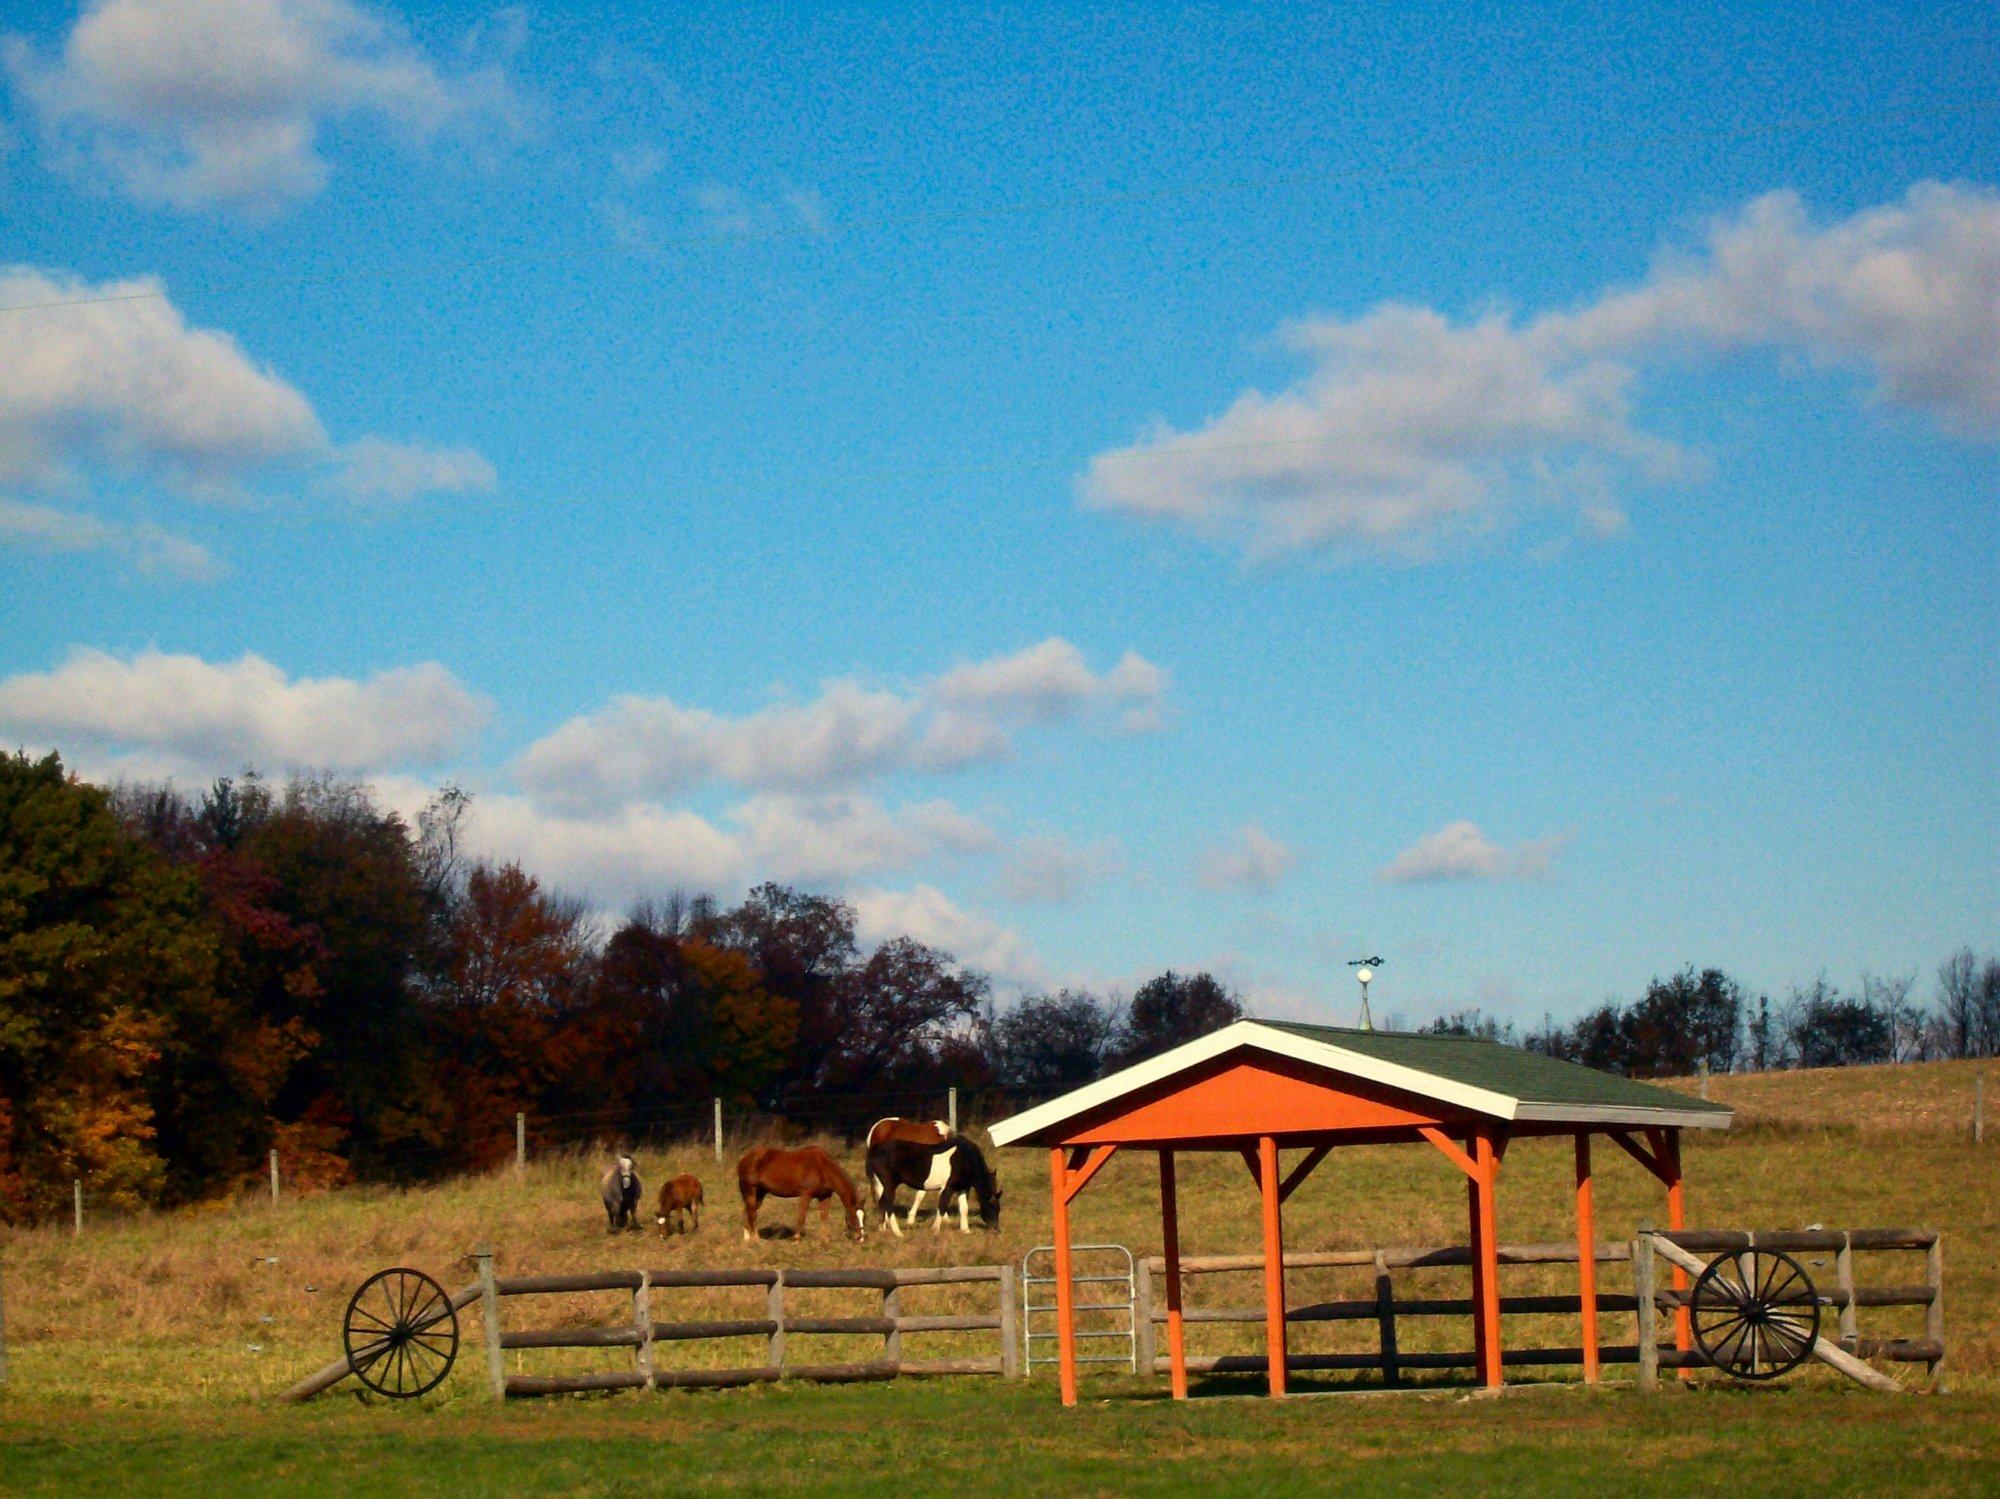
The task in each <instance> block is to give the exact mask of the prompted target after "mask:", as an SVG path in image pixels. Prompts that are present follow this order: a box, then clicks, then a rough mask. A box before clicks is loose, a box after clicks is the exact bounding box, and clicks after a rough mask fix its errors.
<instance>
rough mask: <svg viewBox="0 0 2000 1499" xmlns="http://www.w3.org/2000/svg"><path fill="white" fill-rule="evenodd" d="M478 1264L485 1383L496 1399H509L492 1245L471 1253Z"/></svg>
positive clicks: (486, 1245) (481, 1247)
mask: <svg viewBox="0 0 2000 1499" xmlns="http://www.w3.org/2000/svg"><path fill="white" fill-rule="evenodd" d="M472 1257H473V1259H474V1260H475V1261H476V1262H477V1263H478V1265H479V1310H480V1313H481V1316H482V1318H483V1319H484V1321H485V1324H486V1382H487V1384H488V1386H489V1387H490V1388H491V1390H492V1392H493V1398H494V1399H495V1400H505V1399H506V1398H507V1363H506V1359H505V1356H504V1355H503V1354H502V1352H501V1349H500V1295H499V1292H498V1291H496V1290H495V1289H494V1286H493V1246H492V1245H491V1244H481V1245H480V1246H479V1247H478V1248H477V1249H475V1250H473V1251H472Z"/></svg>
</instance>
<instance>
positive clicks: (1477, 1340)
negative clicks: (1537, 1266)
mask: <svg viewBox="0 0 2000 1499" xmlns="http://www.w3.org/2000/svg"><path fill="white" fill-rule="evenodd" d="M1465 1143H1466V1145H1467V1147H1468V1149H1467V1150H1466V1159H1467V1161H1468V1163H1469V1165H1468V1169H1467V1170H1466V1173H1465V1242H1466V1245H1467V1246H1468V1247H1467V1251H1466V1252H1467V1253H1468V1254H1470V1255H1471V1257H1472V1367H1473V1370H1474V1372H1475V1373H1477V1374H1478V1375H1479V1376H1480V1377H1481V1378H1482V1379H1483V1378H1484V1377H1485V1375H1486V1319H1485V1318H1484V1317H1483V1316H1481V1315H1480V1308H1481V1307H1483V1306H1485V1304H1486V1293H1485V1290H1484V1289H1483V1287H1484V1284H1485V1279H1486V1273H1485V1272H1486V1265H1485V1261H1484V1260H1483V1259H1482V1258H1481V1256H1480V1253H1479V1161H1478V1158H1477V1157H1476V1155H1475V1154H1474V1152H1475V1151H1476V1150H1477V1149H1478V1147H1477V1145H1476V1144H1474V1142H1473V1141H1472V1140H1470V1139H1468V1140H1467V1141H1466V1142H1465Z"/></svg>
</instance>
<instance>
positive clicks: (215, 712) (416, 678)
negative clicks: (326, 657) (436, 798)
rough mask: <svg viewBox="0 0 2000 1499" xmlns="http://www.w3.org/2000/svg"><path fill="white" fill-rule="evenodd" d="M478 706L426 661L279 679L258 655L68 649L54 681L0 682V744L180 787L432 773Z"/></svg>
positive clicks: (482, 715)
mask: <svg viewBox="0 0 2000 1499" xmlns="http://www.w3.org/2000/svg"><path fill="white" fill-rule="evenodd" d="M490 711H491V708H490V704H488V702H487V701H486V699H484V698H482V697H480V696H479V695H478V694H477V693H474V692H473V691H471V690H470V689H469V688H467V687H466V686H465V685H464V684H463V683H461V682H460V681H459V680H458V679H457V678H456V677H454V676H453V675H452V674H451V673H450V672H448V671H446V670H445V669H444V668H443V667H442V666H439V665H437V664H436V663H434V662H425V663H423V664H421V665H417V666H407V667H397V668H394V669H392V670H389V671H383V672H378V673H377V674H376V675H374V676H372V677H367V678H365V679H356V678H352V677H321V678H309V677H297V678H291V677H287V676H286V675H285V673H284V672H282V671H280V670H279V669H278V668H277V667H275V666H273V665H272V664H271V663H270V662H268V661H266V660H264V659H263V658H262V657H261V656H255V655H248V654H246V655H244V656H243V657H241V658H240V659H238V660H236V661H231V662H222V663H212V662H208V661H204V660H202V659H201V658H199V657H196V656H179V655H168V654H166V653H165V652H162V651H157V650H146V651H141V652H139V653H138V654H136V655H133V656H130V657H123V658H121V657H118V656H114V655H111V654H109V653H107V652H104V651H98V650H77V651H73V652H72V653H71V654H70V656H69V659H68V660H66V661H65V662H64V663H63V664H62V665H61V666H59V667H57V668H56V669H55V670H54V671H50V672H23V673H20V674H18V675H15V676H11V677H7V678H5V679H0V738H5V739H11V740H14V741H16V742H20V743H26V744H36V745H42V746H47V747H51V748H55V749H58V750H61V751H62V752H63V754H64V756H65V758H71V757H73V756H77V755H101V754H113V755H124V756H136V757H138V763H143V764H144V765H146V766H148V767H149V768H153V769H155V770H160V769H164V770H167V771H170V772H172V773H177V774H181V775H186V776H190V777H201V776H208V775H218V774H227V773H230V772H234V771H237V770H240V769H241V768H242V767H244V766H245V765H254V766H256V767H258V768H259V769H268V770H277V769H289V768H293V767H303V768H308V769H320V768H324V769H331V770H339V771H349V772H356V771H366V770H373V769H378V768H386V767H393V766H398V765H412V764H417V765H422V764H435V763H437V762H438V761H441V760H443V759H444V758H446V757H447V756H448V755H450V754H452V753H453V752H454V751H456V750H458V749H460V748H462V747H463V746H464V744H465V743H466V742H467V741H468V740H469V739H470V738H471V737H472V736H473V735H474V734H475V733H476V732H477V731H478V730H479V729H480V728H481V727H482V726H483V725H484V724H485V722H486V720H487V717H488V716H489V713H490Z"/></svg>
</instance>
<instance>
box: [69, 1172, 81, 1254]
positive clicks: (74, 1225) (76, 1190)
mask: <svg viewBox="0 0 2000 1499" xmlns="http://www.w3.org/2000/svg"><path fill="white" fill-rule="evenodd" d="M69 1185H70V1196H71V1199H72V1200H73V1202H74V1203H75V1206H76V1217H75V1219H74V1220H73V1221H72V1222H71V1224H70V1230H69V1234H70V1237H71V1238H72V1239H80V1238H82V1237H83V1178H82V1177H78V1178H77V1179H76V1180H75V1181H72V1182H71V1183H70V1184H69Z"/></svg>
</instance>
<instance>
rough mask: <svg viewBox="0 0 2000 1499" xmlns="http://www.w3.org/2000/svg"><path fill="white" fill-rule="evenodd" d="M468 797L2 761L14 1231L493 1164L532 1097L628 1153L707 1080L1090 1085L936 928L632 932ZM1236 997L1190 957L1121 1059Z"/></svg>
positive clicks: (751, 1091) (788, 1092)
mask: <svg viewBox="0 0 2000 1499" xmlns="http://www.w3.org/2000/svg"><path fill="white" fill-rule="evenodd" d="M468 805H469V803H468V799H467V797H466V796H465V794H464V793H463V792H460V791H457V790H450V789H448V790H446V791H444V792H442V793H440V794H439V795H438V796H437V797H435V798H434V799H433V800H432V801H431V802H430V803H429V804H428V805H427V806H425V807H424V809H423V810H422V811H421V812H420V813H419V814H418V815H417V817H416V818H415V819H414V822H406V820H405V819H404V818H403V817H401V816H400V815H398V814H397V813H395V812H394V811H391V810H388V809H386V808H384V807H383V806H381V805H380V804H379V802H378V801H377V800H376V799H375V798H374V796H373V795H372V794H371V793H370V792H369V790H368V789H367V788H366V787H364V786H361V785H358V784H355V783H352V782H348V781H342V780H338V779H334V778H331V777H299V778H295V779H292V780H290V781H289V782H287V783H285V784H283V785H282V786H272V785H268V784H266V783H265V782H263V781H262V780H260V779H259V778H257V777H255V776H246V777H243V778H238V779H223V780H218V781H216V782H214V783H213V784H212V785H210V786H209V787H208V788H207V789H206V790H205V791H202V792H200V793H199V794H194V795H189V794H186V793H184V792H182V791H180V790H178V789H176V788H175V787H173V786H170V785H131V784H126V785H120V786H117V787H115V788H106V787H101V786H96V785H92V784H89V783H87V782H85V781H82V780H80V779H78V778H76V777H74V776H72V775H71V774H69V773H68V772H67V771H66V769H65V768H64V766H63V764H62V762H61V760H60V759H59V758H58V757H57V756H54V755H50V756H47V757H45V758H41V759H31V758H29V757H27V756H26V755H23V754H14V755H9V756H4V757H0V1218H4V1219H6V1220H8V1221H17V1222H18V1221H32V1220H35V1219H40V1218H46V1217H49V1216H51V1215H53V1214H55V1213H56V1212H58V1211H60V1210H61V1208H62V1207H63V1206H64V1205H65V1204H66V1202H67V1199H68V1193H69V1190H70V1183H71V1181H72V1180H74V1179H79V1178H80V1179H84V1180H86V1181H87V1183H88V1189H89V1191H90V1194H91V1196H92V1199H93V1200H94V1201H96V1202H97V1203H99V1204H101V1205H104V1206H108V1207H126V1208H131V1207H141V1206H149V1205H163V1204H174V1203H181V1202H188V1201H192V1200H196V1199H200V1198H204V1197H209V1196H214V1195H217V1194H223V1193H228V1192H231V1191H234V1190H237V1189H238V1188H239V1187H241V1186H242V1185H244V1184H246V1183H248V1182H250V1181H253V1180H255V1179H256V1177H257V1176H258V1174H259V1173H260V1172H261V1170H262V1169H263V1163H264V1160H265V1156H266V1152H267V1151H269V1150H271V1149H274V1148H275V1149H277V1150H279V1151H280V1152H281V1155H282V1157H283V1160H284V1169H285V1172H286V1175H287V1177H288V1178H289V1180H290V1181H291V1182H293V1183H294V1184H296V1185H298V1186H301V1187H306V1188H311V1187H314V1186H327V1185H336V1184H339V1183H343V1182H347V1181H352V1180H409V1179H412V1178H416V1177H422V1176H433V1175H441V1174H448V1173H452V1172H458V1171H465V1170H477V1169H482V1168H485V1167H488V1166H491V1165H493V1164H494V1163H496V1162H497V1161H499V1160H501V1159H503V1158H504V1157H505V1156H506V1155H507V1154H508V1153H510V1152H511V1151H512V1149H513V1139H514V1118H515V1114H516V1112H517V1111H524V1112H526V1113H528V1114H529V1115H530V1116H531V1117H533V1118H535V1119H536V1120H538V1121H544V1120H558V1121H560V1120H568V1121H578V1122H580V1126H581V1127H582V1128H583V1129H585V1130H586V1131H587V1133H588V1134H589V1135H591V1136H592V1137H595V1138H605V1139H612V1138H618V1137H621V1136H622V1137H625V1138H631V1137H634V1136H637V1135H639V1134H643V1133H651V1132H657V1131H658V1130H659V1128H660V1127H661V1126H662V1124H663V1123H664V1122H669V1121H679V1122H680V1123H681V1124H682V1125H683V1126H684V1127H691V1126H692V1125H693V1123H694V1121H695V1119H696V1117H697V1116H699V1117H701V1118H705V1117H706V1114H707V1110H708V1107H709V1100H710V1099H711V1098H722V1099H725V1100H728V1101H729V1102H730V1104H731V1105H732V1106H736V1107H741V1108H748V1109H754V1110H757V1111H760V1112H765V1113H775V1114H779V1115H781V1116H782V1115H787V1114H790V1115H793V1116H795V1117H803V1118H806V1119H808V1120H810V1121H811V1122H814V1123H817V1124H821V1125H825V1124H827V1123H829V1122H831V1123H833V1124H835V1125H836V1126H839V1125H852V1124H853V1123H854V1122H855V1121H856V1120H858V1121H859V1123H860V1124H861V1125H865V1124H866V1123H867V1122H868V1120H869V1119H870V1118H872V1117H874V1114H875V1113H880V1112H883V1111H884V1109H883V1101H884V1100H885V1099H893V1098H896V1097H908V1096H909V1095H911V1094H916V1093H921V1094H924V1095H926V1096H927V1097H928V1098H929V1099H931V1100H932V1101H933V1103H934V1104H936V1103H941V1102H942V1099H943V1096H944V1092H945V1089H946V1088H947V1087H948V1086H952V1085H957V1086H960V1087H963V1088H967V1089H971V1090H979V1089H1013V1090H1025V1091H1029V1092H1035V1091H1045V1090H1052V1089H1053V1088H1054V1087H1056V1086H1059V1085H1060V1080H1061V1078H1062V1077H1063V1076H1065V1075H1066V1074H1065V1073H1064V1071H1063V1068H1064V1066H1065V1065H1066V1063H1064V1062H1063V1061H1062V1060H1061V1058H1062V1057H1063V1056H1066V1055H1067V1053H1065V1052H1064V1051H1063V1047H1064V1046H1066V1045H1069V1044H1070V1043H1069V1042H1067V1041H1064V1040H1061V1039H1060V1038H1055V1039H1052V1038H1051V1036H1050V1035H1049V1034H1047V1033H1045V1031H1046V1028H1044V1027H1041V1026H1039V1025H1037V1024H1036V1023H1034V1021H1033V1018H1032V1017H1033V1016H1034V1015H1036V1014H1038V1013H1040V1011H1039V1010H1038V1009H1037V1008H1036V1007H1035V1006H1033V1005H1031V1006H1028V1007H1026V1009H1025V1013H1023V1011H1021V1010H1009V1011H1007V1012H1006V1013H1004V1014H1000V1013H996V1010H995V1007H994V1005H993V1003H992V999H991V994H990V987H989V984H988V981H987V979H986V978H985V976H983V975H982V974H980V973H978V972H977V971H975V970H973V969H971V968H968V967H966V966H964V965H962V964H960V963H958V962H957V961H956V960H955V959H954V958H953V957H952V955H951V954H949V953H946V952H942V951H939V950H937V949H936V948H933V947H929V946H927V945H925V944H924V943H921V942H918V941H915V940H913V939H911V938H908V937H896V938H891V939H889V940H886V941H883V942H881V943H879V944H876V945H873V946H869V945H866V944H864V943H863V942H862V941H861V940H860V938H859V936H858V934H857V931H856V923H855V913H854V911H853V910H852V908H851V907H849V906H847V905H846V904H845V903H843V902H841V901H839V900H835V899H831V898H828V897H825V896H822V895H817V894H812V893H809V892H805V891H800V890H795V889H790V888H787V887H784V886H781V885H775V884H766V885H761V886H759V887H757V888H756V889H754V890H752V891H750V892H749V894H748V895H747V896H746V897H744V898H743V899H742V900H741V901H740V902H738V903H735V904H733V905H732V904H725V903H722V902H719V901H716V900H713V899H709V898H705V897H698V896H697V897H690V896H685V895H666V896H663V897H662V898H661V899H658V900H654V901H650V902H645V903H642V904H640V905H638V906H637V907H636V908H635V909H633V910H632V911H631V912H630V913H629V914H628V915H627V916H625V917H624V918H622V919H620V920H618V921H616V922H611V923H604V922H601V921H599V920H598V919H596V918H595V917H593V915H592V914H591V913H590V912H589V911H588V910H587V909H586V908H585V907H584V905H583V904H582V903H581V902H579V901H576V900H574V899H571V898H569V897H566V896H564V895H562V894H560V893H558V892H555V891H551V890H549V889H547V888H545V887H543V886H542V885H541V884H540V882H539V881H537V880H536V878H535V877H534V875H533V874H531V873H530V872H528V871H526V870H523V869H521V868H520V867H518V866H516V865H513V864H495V863H490V862H485V861H481V860H476V859H470V858H468V857H467V856H466V854H465V852H464V850H463V848H462V847H461V831H462V828H463V825H464V821H465V816H466V812H467V809H468ZM1225 1012H1226V1015H1227V1017H1228V1018H1234V1016H1235V1015H1237V1014H1240V1013H1241V1007H1240V1005H1238V1004H1237V1003H1236V1001H1235V1000H1234V998H1233V996H1230V995H1228V994H1227V992H1226V991H1224V990H1223V989H1222V987H1221V986H1220V985H1219V984H1217V983H1216V982H1215V980H1213V979H1212V978H1209V977H1208V976H1206V975H1199V976H1195V977H1192V978H1182V977H1181V976H1178V975H1171V974H1170V975H1166V976H1164V977H1163V978H1162V979H1161V980H1156V981H1155V982H1154V983H1152V984H1150V985H1147V986H1145V987H1144V988H1142V989H1141V990H1140V991H1139V994H1138V995H1137V996H1136V997H1135V998H1134V1001H1133V1003H1132V1005H1131V1006H1130V1008H1129V1013H1126V1012H1121V1015H1120V1018H1119V1019H1118V1021H1117V1022H1116V1023H1115V1024H1114V1026H1113V1028H1112V1030H1111V1031H1110V1032H1109V1033H1107V1034H1106V1035H1104V1036H1101V1037H1096V1038H1094V1039H1092V1040H1091V1041H1090V1042H1089V1045H1090V1047H1091V1048H1092V1050H1091V1056H1092V1059H1093V1061H1092V1066H1093V1069H1094V1068H1095V1067H1097V1066H1101V1065H1102V1064H1103V1062H1104V1061H1105V1060H1107V1059H1109V1058H1112V1057H1114V1056H1116V1057H1123V1056H1138V1055H1143V1054H1145V1053H1146V1052H1147V1051H1148V1050H1150V1049H1161V1048H1163V1047H1165V1046H1169V1045H1173V1044H1176V1043H1177V1042H1179V1041H1181V1040H1184V1039H1186V1038H1187V1037H1188V1036H1189V1035H1191V1034H1197V1033H1198V1032H1199V1029H1205V1028H1207V1027H1208V1026H1209V1025H1210V1024H1212V1023H1214V1022H1215V1020H1216V1017H1217V1016H1219V1015H1223V1014H1225ZM1190 1027H1193V1028H1194V1029H1190ZM1051 1048H1053V1050H1051ZM1052 1058H1053V1060H1052ZM871 1110H872V1111H873V1112H871ZM697 1111H698V1114H697Z"/></svg>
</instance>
